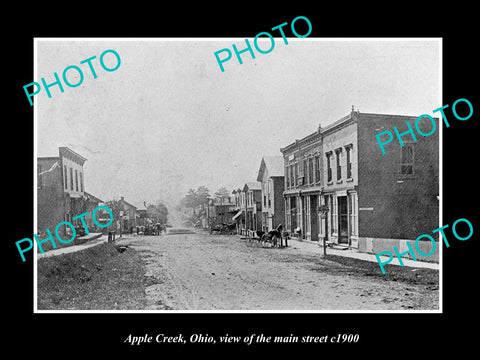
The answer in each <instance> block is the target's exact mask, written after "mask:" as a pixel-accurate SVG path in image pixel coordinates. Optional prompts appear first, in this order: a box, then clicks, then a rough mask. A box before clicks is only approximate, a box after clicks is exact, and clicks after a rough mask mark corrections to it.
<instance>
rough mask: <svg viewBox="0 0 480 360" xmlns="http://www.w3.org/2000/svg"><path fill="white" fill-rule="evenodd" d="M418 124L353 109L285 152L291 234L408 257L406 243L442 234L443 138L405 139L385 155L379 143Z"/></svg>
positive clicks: (426, 126)
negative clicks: (378, 137) (386, 134)
mask: <svg viewBox="0 0 480 360" xmlns="http://www.w3.org/2000/svg"><path fill="white" fill-rule="evenodd" d="M415 120H416V117H413V116H402V115H385V114H369V113H359V112H358V111H353V110H352V112H351V113H350V114H348V115H347V116H345V117H343V118H341V119H340V120H338V121H336V122H334V123H332V124H331V125H328V126H326V127H323V128H321V127H319V128H318V129H317V131H315V132H313V133H311V134H310V135H307V136H306V137H304V138H303V139H301V140H296V141H295V142H293V143H291V144H289V145H287V146H286V147H284V148H282V149H281V152H282V154H283V157H284V165H285V191H284V197H285V216H286V219H285V220H286V221H285V222H286V228H287V230H289V231H291V232H292V234H295V233H296V235H297V236H298V237H301V238H304V239H307V240H313V241H317V240H323V239H326V240H327V241H329V242H332V243H334V244H339V245H344V246H348V247H352V248H358V249H359V250H360V251H365V252H370V253H378V252H380V251H383V250H390V251H392V249H393V246H397V248H398V249H399V250H400V251H402V252H403V251H405V250H407V247H406V243H405V242H406V241H407V240H412V239H416V238H417V237H418V236H419V235H421V234H430V233H431V231H432V230H433V229H436V228H437V227H438V224H439V204H438V195H439V179H438V176H439V156H438V154H439V142H438V131H437V132H435V133H434V134H432V135H430V136H428V137H421V136H417V141H413V138H412V136H411V134H408V133H406V134H404V135H403V137H402V140H403V142H404V145H403V146H401V145H400V143H399V142H398V140H396V139H394V141H392V142H391V143H390V144H389V145H388V148H387V151H386V154H385V155H383V154H382V151H381V150H380V148H379V146H378V143H377V141H376V139H375V135H376V134H377V133H380V132H382V131H385V130H389V129H392V128H393V126H396V127H397V128H398V129H399V131H400V132H403V131H406V130H407V126H406V124H405V122H406V121H408V122H409V123H410V124H412V126H413V124H415ZM435 121H436V122H437V127H438V126H439V124H438V119H435ZM418 126H419V128H420V129H421V130H422V131H423V132H424V133H428V132H429V131H430V130H431V126H432V125H431V123H430V121H429V120H428V119H425V118H423V119H422V120H420V121H419V123H418ZM327 210H328V211H327ZM295 230H297V231H295ZM437 250H438V246H437ZM425 252H428V251H425ZM436 254H437V255H435V254H434V255H433V256H438V252H437V253H436Z"/></svg>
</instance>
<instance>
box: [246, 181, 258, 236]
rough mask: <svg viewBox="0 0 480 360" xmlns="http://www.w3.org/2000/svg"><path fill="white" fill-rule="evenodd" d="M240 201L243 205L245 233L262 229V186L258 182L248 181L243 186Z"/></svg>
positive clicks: (248, 233) (251, 233)
mask: <svg viewBox="0 0 480 360" xmlns="http://www.w3.org/2000/svg"><path fill="white" fill-rule="evenodd" d="M241 195H242V200H243V201H242V203H243V205H244V206H245V230H246V231H245V234H246V235H253V233H254V232H255V231H257V230H261V229H262V219H261V213H262V187H261V183H260V182H248V183H246V184H245V186H244V187H243V191H242V194H241Z"/></svg>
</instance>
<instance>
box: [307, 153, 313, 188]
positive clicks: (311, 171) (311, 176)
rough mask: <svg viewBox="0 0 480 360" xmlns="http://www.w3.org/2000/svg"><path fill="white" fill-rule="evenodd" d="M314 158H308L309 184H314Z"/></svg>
mask: <svg viewBox="0 0 480 360" xmlns="http://www.w3.org/2000/svg"><path fill="white" fill-rule="evenodd" d="M313 170H314V169H313V157H312V156H310V157H309V158H308V183H309V184H313Z"/></svg>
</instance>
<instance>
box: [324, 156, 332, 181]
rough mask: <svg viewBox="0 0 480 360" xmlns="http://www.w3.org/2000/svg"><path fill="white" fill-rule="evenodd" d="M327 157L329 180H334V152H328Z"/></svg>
mask: <svg viewBox="0 0 480 360" xmlns="http://www.w3.org/2000/svg"><path fill="white" fill-rule="evenodd" d="M325 155H326V157H327V182H331V181H332V152H331V151H329V152H327V153H326V154H325Z"/></svg>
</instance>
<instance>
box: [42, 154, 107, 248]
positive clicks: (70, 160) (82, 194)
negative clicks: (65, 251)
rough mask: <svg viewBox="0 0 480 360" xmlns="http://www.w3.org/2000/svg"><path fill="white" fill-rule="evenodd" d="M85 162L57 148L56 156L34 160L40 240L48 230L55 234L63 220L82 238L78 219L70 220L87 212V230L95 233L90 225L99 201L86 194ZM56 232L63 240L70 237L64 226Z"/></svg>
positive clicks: (81, 225) (70, 231) (69, 232)
mask: <svg viewBox="0 0 480 360" xmlns="http://www.w3.org/2000/svg"><path fill="white" fill-rule="evenodd" d="M86 160H87V159H85V158H84V157H83V156H81V155H79V154H77V153H76V152H74V151H73V150H71V149H69V148H67V147H60V148H59V156H56V157H39V158H37V229H36V230H37V232H36V234H37V236H38V237H39V239H42V237H43V238H45V237H46V236H47V233H46V229H47V228H48V229H49V230H50V231H51V233H52V234H54V231H55V228H56V226H57V224H59V223H61V222H64V221H67V222H70V223H72V224H73V225H74V226H75V228H76V234H77V236H79V235H83V234H84V227H83V224H82V222H81V219H80V218H78V219H75V220H73V218H74V217H76V216H78V215H80V214H83V213H85V212H88V213H89V214H88V215H87V216H86V217H84V220H85V222H86V224H87V227H88V229H89V231H90V232H93V231H95V230H98V229H96V226H93V219H92V214H91V211H93V209H94V208H95V207H97V206H98V205H99V204H100V203H101V202H102V201H101V200H100V199H98V198H96V197H94V196H93V195H91V194H88V193H87V192H86V191H85V183H84V168H83V165H84V163H85V161H86ZM92 208H93V209H92ZM89 225H90V226H91V227H90V226H89ZM92 230H93V231H92ZM58 233H59V235H60V236H61V237H62V238H63V239H65V240H68V239H70V238H71V236H72V230H71V228H70V227H69V226H67V225H62V226H61V227H60V228H59V229H58ZM54 236H55V235H54ZM48 244H49V243H45V244H44V245H45V246H48ZM45 246H43V247H44V248H45Z"/></svg>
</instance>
